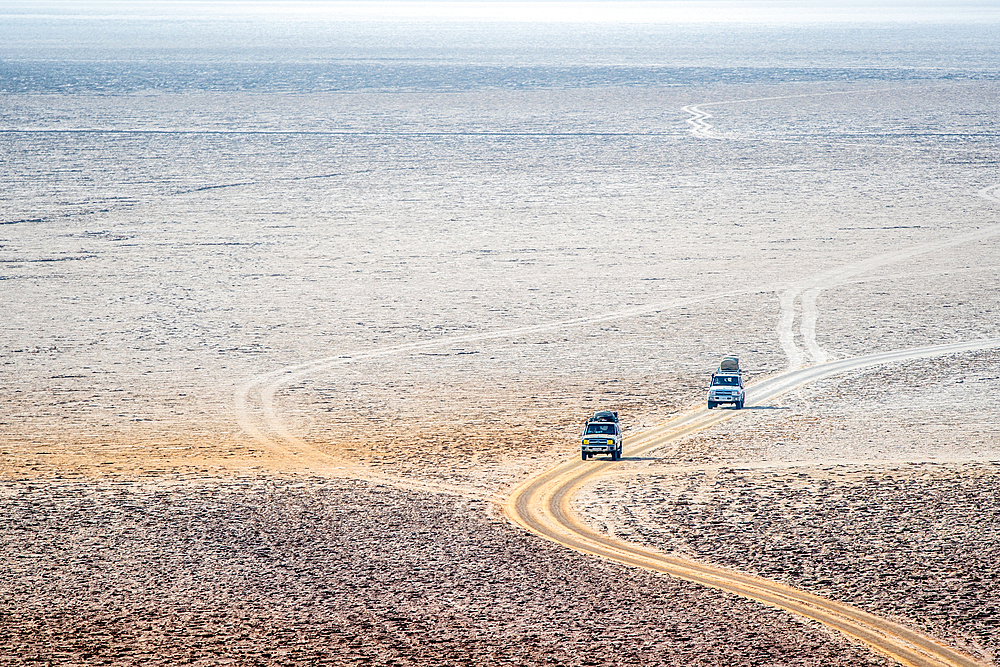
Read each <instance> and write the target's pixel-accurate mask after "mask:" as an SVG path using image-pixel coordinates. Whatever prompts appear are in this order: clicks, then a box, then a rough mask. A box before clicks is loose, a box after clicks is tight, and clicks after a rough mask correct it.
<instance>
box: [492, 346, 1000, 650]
mask: <svg viewBox="0 0 1000 667" xmlns="http://www.w3.org/2000/svg"><path fill="white" fill-rule="evenodd" d="M997 347H1000V338H993V339H986V340H978V341H970V342H966V343H950V344H945V345H934V346H930V347H924V348H916V349H909V350H896V351H892V352H883V353H878V354H872V355H866V356H863V357H855V358H852V359H841V360H838V361H833V362H830V363H827V364H823V365H821V366H812V367H809V368H805V369H799V370H790V371H787V372H785V373H782V374H781V375H777V376H774V377H771V378H768V379H767V380H764V381H763V382H760V383H757V384H755V385H753V386H751V387H750V388H749V391H748V403H749V404H750V405H760V404H761V403H764V402H768V401H770V400H772V399H773V398H775V397H777V396H780V395H781V394H784V393H785V392H788V391H790V390H792V389H795V388H797V387H800V386H804V385H806V384H808V383H810V382H814V381H816V380H819V379H822V378H826V377H831V376H834V375H838V374H840V373H845V372H849V371H853V370H858V369H861V368H867V367H872V366H879V365H884V364H888V363H898V362H902V361H908V360H915V359H925V358H931V357H935V356H943V355H949V354H958V353H961V352H970V351H976V350H985V349H995V348H997ZM736 414H739V412H738V411H724V412H723V411H714V412H709V411H708V410H707V409H706V408H704V407H702V408H698V409H696V410H693V411H691V412H688V413H687V414H684V415H681V416H679V417H677V418H675V419H673V420H671V421H670V422H668V423H666V424H663V425H660V426H657V427H655V428H653V429H649V430H647V431H645V432H643V433H639V434H637V435H636V436H633V437H630V438H628V441H627V443H626V444H627V446H628V449H627V452H626V453H627V454H628V456H641V455H643V454H646V453H648V452H651V451H653V450H655V449H659V448H662V447H664V446H665V445H669V444H671V443H675V442H678V441H679V440H680V439H681V438H684V437H686V436H688V435H690V434H692V433H695V432H697V431H701V430H704V429H706V428H709V427H710V426H713V425H715V424H718V423H719V422H721V421H724V420H726V419H728V418H730V417H732V416H733V415H736ZM674 451H676V445H675V449H674ZM605 470H607V471H609V472H610V473H611V474H614V475H616V476H620V475H621V474H622V473H621V471H620V468H619V467H618V466H614V465H610V464H609V465H601V464H600V463H597V464H594V463H586V462H583V461H580V460H579V459H576V458H574V459H573V460H570V461H567V462H565V463H562V464H560V465H558V466H555V467H554V468H551V469H550V470H548V471H545V472H543V473H540V474H538V475H536V476H534V477H532V478H531V479H528V480H526V481H525V482H524V483H523V484H521V485H520V486H519V487H517V488H516V489H515V490H514V491H513V493H511V495H510V496H509V497H508V498H507V501H506V503H505V504H504V512H505V513H506V515H507V517H508V518H509V519H510V520H511V521H512V522H513V523H515V524H517V525H519V526H521V527H522V528H525V529H526V530H528V531H529V532H531V533H534V534H535V535H538V536H540V537H542V538H544V539H547V540H550V541H553V542H555V543H557V544H561V545H563V546H565V547H568V548H570V549H574V550H576V551H579V552H581V553H585V554H591V555H594V556H598V557H601V558H605V559H608V560H611V561H615V562H618V563H622V564H624V565H628V566H631V567H638V568H643V569H646V570H652V571H654V572H660V573H663V574H668V575H670V576H675V577H679V578H681V579H686V580H688V581H692V582H695V583H699V584H702V585H704V586H709V587H712V588H717V589H720V590H723V591H728V592H730V593H734V594H736V595H740V596H743V597H746V598H750V599H752V600H757V601H759V602H762V603H764V604H767V605H771V606H774V607H778V608H780V609H784V610H786V611H790V612H792V613H794V614H798V615H800V616H803V617H805V618H809V619H812V620H815V621H818V622H820V623H822V624H824V625H825V626H827V627H829V628H832V629H834V630H837V631H839V632H841V633H843V634H845V635H848V636H850V637H854V638H855V639H858V640H860V641H862V642H864V643H865V644H867V645H868V646H870V647H872V648H873V649H874V650H876V651H878V652H879V653H882V654H884V655H886V656H888V657H890V658H892V659H893V660H896V661H898V662H900V663H902V664H903V665H907V666H908V667H985V664H984V663H981V662H979V661H977V660H975V659H973V658H971V657H969V656H967V655H965V654H963V653H961V652H959V651H957V650H954V649H952V648H949V647H947V646H944V645H943V644H941V643H940V642H939V641H937V640H936V639H934V638H933V637H931V636H929V635H926V634H924V633H922V632H920V631H916V630H912V629H910V628H907V627H905V626H903V625H900V624H898V623H894V622H892V621H889V620H887V619H884V618H881V617H879V616H876V615H874V614H870V613H868V612H865V611H863V610H861V609H859V608H857V607H854V606H851V605H848V604H844V603H840V602H836V601H834V600H829V599H826V598H823V597H820V596H818V595H813V594H811V593H808V592H806V591H803V590H799V589H796V588H793V587H791V586H787V585H784V584H781V583H778V582H775V581H771V580H769V579H765V578H763V577H757V576H754V575H749V574H744V573H742V572H739V571H736V570H729V569H726V568H721V567H716V566H712V565H708V564H705V563H700V562H698V561H694V560H690V559H687V558H680V557H677V556H672V555H670V554H666V553H662V552H660V551H657V550H655V549H651V548H646V547H642V546H639V545H636V544H631V543H629V542H626V541H624V540H619V539H615V538H614V537H613V536H612V537H609V536H607V535H602V534H600V533H598V532H595V531H594V530H593V529H591V528H590V527H589V526H587V525H586V524H585V523H584V521H583V520H582V519H580V518H579V517H578V516H577V515H576V513H575V512H574V510H573V508H572V504H571V503H572V500H573V497H574V496H575V495H576V493H577V492H578V491H579V490H580V489H581V488H582V487H583V486H585V485H586V484H589V483H592V482H593V481H594V480H596V479H597V478H599V477H601V476H602V475H603V473H604V471H605Z"/></svg>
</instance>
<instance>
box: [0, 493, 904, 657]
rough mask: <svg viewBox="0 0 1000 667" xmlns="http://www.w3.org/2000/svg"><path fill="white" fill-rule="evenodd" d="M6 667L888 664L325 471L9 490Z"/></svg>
mask: <svg viewBox="0 0 1000 667" xmlns="http://www.w3.org/2000/svg"><path fill="white" fill-rule="evenodd" d="M0 507H2V510H0V512H2V516H3V517H4V521H3V522H2V523H0V571H2V572H3V575H4V576H3V577H2V580H0V600H2V602H0V646H3V647H4V649H3V650H2V651H0V664H3V665H32V664H50V665H74V664H75V665H78V664H88V665H97V664H111V665H135V664H143V665H174V664H194V665H198V664H202V665H207V664H237V665H299V664H309V665H317V664H324V665H386V666H388V665H417V664H422V665H426V664H435V665H477V666H478V665H627V664H635V665H685V666H698V665H704V666H706V667H707V666H709V665H711V666H712V667H718V666H720V665H721V666H731V667H737V666H744V665H745V666H748V667H749V666H750V665H754V666H756V665H765V664H766V665H789V666H792V665H801V666H803V667H805V666H809V667H815V666H818V665H824V666H827V665H832V666H837V665H843V666H845V667H846V666H848V665H850V666H851V667H854V666H856V665H887V664H889V663H888V662H887V661H886V660H883V659H881V658H879V657H877V656H873V655H871V654H870V653H869V651H868V650H867V649H866V648H865V647H862V646H858V645H855V644H852V643H850V642H849V641H847V640H845V639H844V638H842V637H839V636H836V635H833V634H832V633H829V632H828V631H826V630H825V629H823V628H821V627H819V626H816V625H814V624H811V623H808V622H805V621H800V620H797V619H795V618H792V617H790V616H788V615H787V614H784V613H783V612H780V611H777V610H774V609H770V608H766V607H763V606H760V605H758V604H756V603H753V602H750V601H747V600H744V599H741V598H736V597H733V596H730V595H727V594H723V593H720V592H716V591H712V590H709V589H705V588H702V587H699V586H696V585H693V584H688V583H686V582H683V581H679V580H676V579H671V578H668V577H662V576H657V575H653V574H650V573H645V572H641V571H635V570H628V571H626V570H624V569H623V568H622V567H620V566H617V565H614V564H609V563H605V562H602V561H599V560H596V559H594V558H591V557H587V556H583V555H579V554H576V553H573V552H571V551H569V550H567V549H565V548H563V547H560V546H556V545H554V544H550V543H547V542H544V541H542V540H539V539H538V538H536V537H534V536H531V535H528V534H526V533H524V532H522V531H520V530H518V529H515V528H513V527H511V526H510V525H509V524H508V523H507V522H506V521H505V520H504V519H502V518H500V517H498V516H495V515H493V514H491V511H490V508H489V505H488V504H487V503H484V502H480V501H470V500H467V499H458V498H455V497H449V496H443V495H438V496H429V495H419V494H415V493H411V492H404V491H400V490H398V489H392V488H389V487H385V486H379V485H374V484H370V483H364V482H357V481H344V480H318V479H299V480H296V479H284V480H279V479H274V478H271V479H240V480H228V481H223V480H218V479H216V480H208V479H203V480H199V481H176V482H171V483H167V482H164V481H162V480H161V481H159V482H153V481H114V480H105V481H101V482H84V481H67V480H48V481H39V480H33V481H20V482H7V483H4V484H3V486H0Z"/></svg>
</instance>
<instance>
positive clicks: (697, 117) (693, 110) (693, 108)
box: [681, 102, 721, 139]
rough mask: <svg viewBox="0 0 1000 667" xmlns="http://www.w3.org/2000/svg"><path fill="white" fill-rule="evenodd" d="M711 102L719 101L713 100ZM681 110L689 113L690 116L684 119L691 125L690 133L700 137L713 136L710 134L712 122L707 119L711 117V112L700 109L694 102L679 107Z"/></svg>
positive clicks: (708, 137)
mask: <svg viewBox="0 0 1000 667" xmlns="http://www.w3.org/2000/svg"><path fill="white" fill-rule="evenodd" d="M712 104H721V103H720V102H713V103H712ZM681 110H682V111H684V112H685V113H688V114H691V117H690V118H688V119H687V120H686V121H684V122H686V123H687V124H688V125H690V126H691V134H693V135H694V136H696V137H700V138H702V139H710V138H712V137H713V136H714V135H713V134H712V124H711V123H709V122H708V120H707V119H709V118H711V117H712V114H710V113H706V112H704V111H702V110H701V109H699V108H698V105H696V104H692V105H689V106H686V107H681Z"/></svg>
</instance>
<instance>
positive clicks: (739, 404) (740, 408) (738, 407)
mask: <svg viewBox="0 0 1000 667" xmlns="http://www.w3.org/2000/svg"><path fill="white" fill-rule="evenodd" d="M736 409H737V410H742V409H743V401H736Z"/></svg>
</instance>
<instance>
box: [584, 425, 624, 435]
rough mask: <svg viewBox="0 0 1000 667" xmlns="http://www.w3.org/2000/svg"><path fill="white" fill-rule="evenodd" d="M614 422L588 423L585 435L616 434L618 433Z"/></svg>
mask: <svg viewBox="0 0 1000 667" xmlns="http://www.w3.org/2000/svg"><path fill="white" fill-rule="evenodd" d="M616 432H617V431H616V428H615V425H614V424H587V430H586V431H585V435H594V434H595V433H596V434H599V435H614V434H615V433H616Z"/></svg>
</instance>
